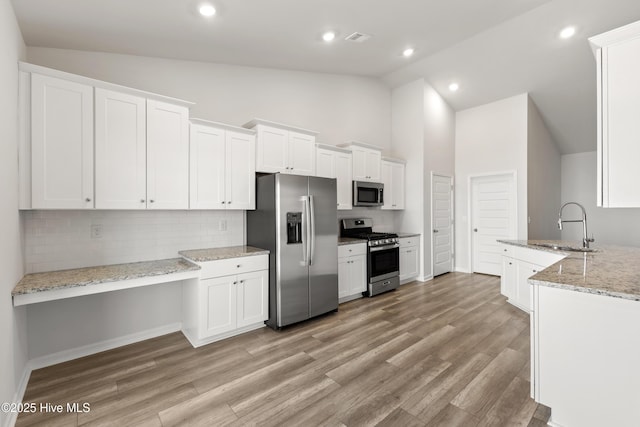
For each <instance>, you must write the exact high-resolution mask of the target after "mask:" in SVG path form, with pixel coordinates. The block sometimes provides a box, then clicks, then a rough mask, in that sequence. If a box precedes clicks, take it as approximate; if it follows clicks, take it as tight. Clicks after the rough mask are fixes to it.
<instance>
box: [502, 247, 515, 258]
mask: <svg viewBox="0 0 640 427" xmlns="http://www.w3.org/2000/svg"><path fill="white" fill-rule="evenodd" d="M501 246H502V249H501V250H500V253H501V254H502V255H504V256H508V257H509V258H513V249H514V246H513V245H501Z"/></svg>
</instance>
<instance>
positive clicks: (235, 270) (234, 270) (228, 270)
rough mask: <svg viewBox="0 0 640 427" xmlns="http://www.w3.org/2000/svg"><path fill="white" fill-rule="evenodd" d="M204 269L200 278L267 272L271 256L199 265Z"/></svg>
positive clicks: (255, 256)
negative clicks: (258, 271) (259, 271)
mask: <svg viewBox="0 0 640 427" xmlns="http://www.w3.org/2000/svg"><path fill="white" fill-rule="evenodd" d="M199 264H200V266H201V267H202V270H201V273H200V278H202V279H207V278H209V277H222V276H229V275H232V274H240V273H247V272H249V271H257V270H267V269H268V268H269V255H254V256H246V257H240V258H229V259H221V260H217V261H208V262H202V263H199Z"/></svg>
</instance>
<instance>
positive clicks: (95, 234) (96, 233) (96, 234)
mask: <svg viewBox="0 0 640 427" xmlns="http://www.w3.org/2000/svg"><path fill="white" fill-rule="evenodd" d="M91 238H92V239H102V224H91Z"/></svg>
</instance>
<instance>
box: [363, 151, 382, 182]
mask: <svg viewBox="0 0 640 427" xmlns="http://www.w3.org/2000/svg"><path fill="white" fill-rule="evenodd" d="M381 156H382V154H381V153H380V151H375V150H367V151H366V154H365V158H366V160H365V165H366V171H367V176H368V177H369V180H370V181H373V182H380V158H381Z"/></svg>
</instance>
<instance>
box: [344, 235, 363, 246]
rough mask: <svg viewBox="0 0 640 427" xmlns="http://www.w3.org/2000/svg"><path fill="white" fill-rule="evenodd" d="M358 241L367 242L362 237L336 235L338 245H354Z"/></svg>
mask: <svg viewBox="0 0 640 427" xmlns="http://www.w3.org/2000/svg"><path fill="white" fill-rule="evenodd" d="M358 243H367V241H366V240H364V239H355V238H353V237H338V246H344V245H356V244H358Z"/></svg>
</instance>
